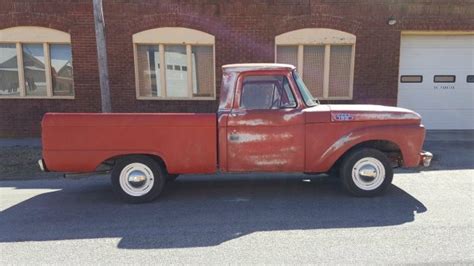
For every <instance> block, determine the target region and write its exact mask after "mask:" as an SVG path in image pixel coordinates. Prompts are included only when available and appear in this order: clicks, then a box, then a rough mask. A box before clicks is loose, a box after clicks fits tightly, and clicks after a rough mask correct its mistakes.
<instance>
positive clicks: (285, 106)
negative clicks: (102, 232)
mask: <svg viewBox="0 0 474 266" xmlns="http://www.w3.org/2000/svg"><path fill="white" fill-rule="evenodd" d="M222 70H223V77H222V86H221V90H220V104H219V108H218V110H217V113H216V114H213V113H209V114H203V113H141V114H134V113H106V114H104V113H100V114H96V113H47V114H45V116H44V118H43V121H42V145H43V158H42V159H40V160H39V164H40V167H41V168H42V169H43V170H44V171H58V172H67V173H88V172H95V171H98V169H102V170H104V169H105V170H106V171H110V174H111V179H112V186H113V188H114V190H115V191H116V192H117V193H118V195H120V196H121V197H122V198H123V199H125V200H126V201H129V202H146V201H151V200H153V199H155V198H156V197H157V196H158V195H159V194H160V192H161V191H162V189H163V186H164V184H165V183H166V181H170V180H173V179H174V178H176V177H177V176H178V175H180V174H209V173H217V172H224V173H241V172H300V173H307V174H312V173H330V174H331V175H332V176H335V177H338V178H340V179H341V183H342V185H343V186H344V188H345V189H346V190H347V191H348V192H349V193H351V194H353V195H355V196H375V195H379V194H380V193H382V192H383V191H384V190H385V189H386V188H387V186H389V185H390V184H391V182H392V177H393V167H398V166H401V167H417V166H419V165H424V166H428V165H429V164H430V161H431V158H432V154H431V153H429V152H425V151H422V146H423V141H424V137H425V129H424V127H423V125H422V124H421V117H420V115H418V114H417V113H415V112H413V111H410V110H407V109H403V108H397V107H388V106H379V105H356V104H354V105H340V104H337V105H326V104H320V103H319V102H318V101H317V100H316V99H314V98H313V97H312V96H311V93H310V92H309V90H308V88H307V87H306V86H305V84H304V83H303V81H302V79H301V78H300V77H299V76H298V73H297V72H296V70H295V67H294V66H292V65H284V64H234V65H225V66H223V68H222Z"/></svg>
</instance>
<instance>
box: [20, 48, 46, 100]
mask: <svg viewBox="0 0 474 266" xmlns="http://www.w3.org/2000/svg"><path fill="white" fill-rule="evenodd" d="M22 46H23V67H24V70H25V89H26V95H28V96H46V72H45V60H44V50H43V44H23V45H22Z"/></svg>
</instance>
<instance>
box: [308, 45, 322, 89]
mask: <svg viewBox="0 0 474 266" xmlns="http://www.w3.org/2000/svg"><path fill="white" fill-rule="evenodd" d="M324 50H325V47H324V46H322V45H318V46H305V47H304V52H303V81H304V83H305V84H306V86H307V87H308V89H309V91H310V92H311V94H312V95H313V96H314V97H323V86H324Z"/></svg>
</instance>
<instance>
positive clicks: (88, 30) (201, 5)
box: [0, 0, 474, 136]
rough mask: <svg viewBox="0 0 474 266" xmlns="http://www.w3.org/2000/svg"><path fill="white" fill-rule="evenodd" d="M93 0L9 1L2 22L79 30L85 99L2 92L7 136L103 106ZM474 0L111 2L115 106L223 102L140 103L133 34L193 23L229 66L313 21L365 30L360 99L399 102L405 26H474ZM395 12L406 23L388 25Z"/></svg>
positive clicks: (75, 44)
mask: <svg viewBox="0 0 474 266" xmlns="http://www.w3.org/2000/svg"><path fill="white" fill-rule="evenodd" d="M91 3H92V1H90V0H87V1H59V0H57V1H52V0H51V1H33V0H31V1H25V0H23V1H8V0H3V1H1V2H0V28H6V27H11V26H16V25H39V26H46V27H51V28H56V29H60V30H63V31H67V32H70V33H71V37H72V48H73V65H74V83H75V91H76V99H75V100H5V99H0V136H2V135H3V136H5V135H9V136H28V135H33V136H36V135H38V132H39V121H40V118H41V116H42V114H43V113H44V112H46V111H64V112H76V111H85V112H93V111H99V110H100V106H99V105H100V93H99V83H98V72H97V63H96V50H95V43H94V41H95V35H94V24H93V17H92V7H91ZM473 6H474V3H473V1H469V0H419V1H409V0H385V1H380V0H319V1H316V0H314V1H310V0H267V1H257V0H235V1H217V0H188V1H184V0H181V1H176V0H174V1H173V0H167V1H166V0H161V1H151V0H104V12H105V21H106V27H107V29H106V37H107V49H108V59H109V75H110V86H111V94H112V109H113V111H115V112H213V111H214V110H215V108H216V106H217V101H158V100H136V98H135V77H134V68H133V63H134V62H133V49H132V48H133V46H132V35H133V34H134V33H137V32H140V31H143V30H147V29H151V28H156V27H173V26H179V27H187V28H192V29H197V30H201V31H204V32H207V33H210V34H212V35H214V36H215V37H216V47H215V48H216V86H217V90H218V93H219V84H220V75H221V71H220V66H221V65H223V64H228V63H239V62H240V63H243V62H273V61H274V39H275V36H276V35H278V34H281V33H284V32H287V31H291V30H296V29H300V28H306V27H323V28H332V29H337V30H342V31H346V32H350V33H353V34H355V35H356V37H357V41H356V59H355V78H354V100H353V101H333V102H336V103H343V102H352V103H376V104H388V105H395V104H396V97H397V86H398V81H397V79H398V62H399V50H400V31H402V30H474V7H473ZM390 16H393V17H394V18H395V19H397V21H398V23H397V24H396V25H394V26H389V25H387V23H386V22H387V19H388V18H389V17H390Z"/></svg>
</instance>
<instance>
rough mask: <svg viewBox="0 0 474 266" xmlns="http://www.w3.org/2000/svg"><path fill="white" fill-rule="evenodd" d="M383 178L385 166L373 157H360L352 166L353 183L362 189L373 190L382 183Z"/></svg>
mask: <svg viewBox="0 0 474 266" xmlns="http://www.w3.org/2000/svg"><path fill="white" fill-rule="evenodd" d="M384 179H385V167H384V166H383V164H382V162H381V161H379V160H378V159H376V158H373V157H366V158H362V159H360V160H359V161H357V162H356V163H355V164H354V167H353V168H352V180H353V181H354V184H355V185H356V186H357V187H358V188H360V189H363V190H374V189H377V188H378V187H379V186H380V185H382V183H383V181H384Z"/></svg>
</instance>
